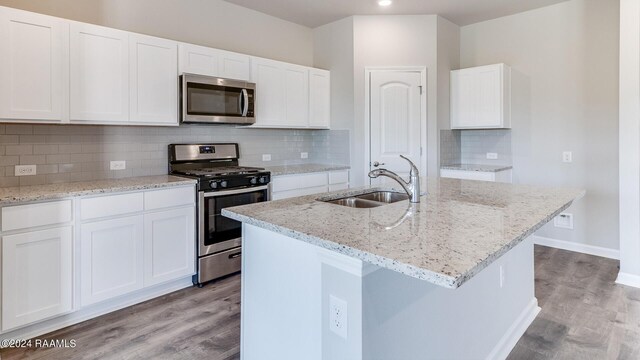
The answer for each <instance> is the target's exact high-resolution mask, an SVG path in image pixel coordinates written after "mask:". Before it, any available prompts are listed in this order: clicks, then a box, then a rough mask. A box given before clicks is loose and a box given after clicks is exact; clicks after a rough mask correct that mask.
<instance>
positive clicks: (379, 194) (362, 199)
mask: <svg viewBox="0 0 640 360" xmlns="http://www.w3.org/2000/svg"><path fill="white" fill-rule="evenodd" d="M408 199H409V196H408V195H407V194H402V193H397V192H392V191H375V192H370V193H366V194H360V195H354V196H348V197H344V198H340V199H333V200H323V199H319V200H320V201H324V202H327V203H330V204H336V205H341V206H347V207H352V208H365V209H366V208H374V207H378V206H382V205H386V204H391V203H394V202H398V201H402V200H408Z"/></svg>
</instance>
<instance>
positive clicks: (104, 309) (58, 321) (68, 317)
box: [0, 276, 193, 340]
mask: <svg viewBox="0 0 640 360" xmlns="http://www.w3.org/2000/svg"><path fill="white" fill-rule="evenodd" d="M189 286H193V282H192V281H191V276H189V277H188V278H182V279H178V280H174V281H171V282H169V283H166V284H162V285H156V286H154V287H151V288H148V289H143V290H139V291H136V292H134V293H131V294H127V295H123V296H120V297H118V298H115V299H112V300H106V301H103V302H100V303H97V304H94V305H91V306H88V307H86V308H82V309H79V310H78V311H75V312H72V313H69V314H65V315H60V316H57V317H54V318H51V319H49V320H44V321H41V322H38V323H35V324H33V325H28V326H26V327H23V328H19V329H16V330H12V331H8V332H6V333H2V334H0V340H5V339H32V338H35V337H36V336H40V335H44V334H47V333H50V332H52V331H55V330H59V329H62V328H65V327H67V326H71V325H75V324H78V323H81V322H83V321H86V320H89V319H93V318H96V317H98V316H101V315H105V314H108V313H110V312H113V311H116V310H120V309H123V308H126V307H129V306H132V305H135V304H138V303H141V302H144V301H147V300H151V299H153V298H156V297H159V296H162V295H166V294H169V293H172V292H174V291H177V290H181V289H184V288H187V287H189Z"/></svg>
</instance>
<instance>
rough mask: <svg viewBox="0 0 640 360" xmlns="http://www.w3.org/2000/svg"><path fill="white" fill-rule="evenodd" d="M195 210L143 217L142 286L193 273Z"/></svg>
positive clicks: (174, 211)
mask: <svg viewBox="0 0 640 360" xmlns="http://www.w3.org/2000/svg"><path fill="white" fill-rule="evenodd" d="M194 211H195V210H194V208H193V207H189V208H181V209H175V210H169V211H162V212H157V213H151V214H146V215H144V249H145V251H144V285H145V286H150V285H155V284H159V283H162V282H165V281H168V280H172V279H176V278H180V277H182V276H187V275H191V274H193V273H194V271H195V261H194V259H195V242H194V238H195V213H194Z"/></svg>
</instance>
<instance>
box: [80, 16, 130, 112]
mask: <svg viewBox="0 0 640 360" xmlns="http://www.w3.org/2000/svg"><path fill="white" fill-rule="evenodd" d="M70 34H71V37H70V51H71V67H70V71H71V89H70V91H71V110H70V112H71V114H70V116H71V121H86V122H98V123H118V122H127V121H129V34H128V33H127V32H124V31H120V30H114V29H109V28H104V27H101V26H94V25H89V24H83V23H77V22H72V23H71V32H70Z"/></svg>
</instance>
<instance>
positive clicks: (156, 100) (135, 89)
mask: <svg viewBox="0 0 640 360" xmlns="http://www.w3.org/2000/svg"><path fill="white" fill-rule="evenodd" d="M129 42H130V48H129V55H130V61H129V64H130V70H129V81H130V87H129V88H130V91H131V99H130V119H129V121H131V122H134V123H150V124H167V125H172V124H173V125H177V124H178V86H177V83H178V43H176V42H175V41H171V40H165V39H160V38H155V37H151V36H144V35H138V34H131V35H130V36H129Z"/></svg>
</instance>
